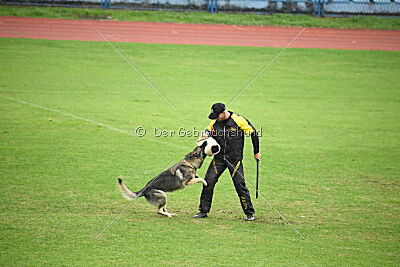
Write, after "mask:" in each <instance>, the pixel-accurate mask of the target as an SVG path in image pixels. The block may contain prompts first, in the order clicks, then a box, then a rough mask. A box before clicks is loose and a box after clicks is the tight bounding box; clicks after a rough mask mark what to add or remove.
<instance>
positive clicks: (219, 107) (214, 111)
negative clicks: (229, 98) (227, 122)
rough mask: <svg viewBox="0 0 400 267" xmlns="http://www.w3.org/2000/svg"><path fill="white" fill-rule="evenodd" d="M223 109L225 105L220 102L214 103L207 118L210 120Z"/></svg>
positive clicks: (216, 116)
mask: <svg viewBox="0 0 400 267" xmlns="http://www.w3.org/2000/svg"><path fill="white" fill-rule="evenodd" d="M224 111H225V105H224V104H222V103H215V104H214V105H212V107H211V113H210V115H208V118H209V119H211V120H215V119H216V118H218V116H219V114H221V113H222V112H224Z"/></svg>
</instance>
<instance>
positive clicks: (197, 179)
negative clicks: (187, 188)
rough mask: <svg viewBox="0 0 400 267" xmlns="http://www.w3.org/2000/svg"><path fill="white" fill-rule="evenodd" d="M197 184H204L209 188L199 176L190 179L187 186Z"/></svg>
mask: <svg viewBox="0 0 400 267" xmlns="http://www.w3.org/2000/svg"><path fill="white" fill-rule="evenodd" d="M195 183H202V184H203V185H204V186H207V182H206V181H205V180H204V179H203V178H200V177H198V176H196V178H193V179H190V180H189V181H188V182H187V184H186V185H191V184H195Z"/></svg>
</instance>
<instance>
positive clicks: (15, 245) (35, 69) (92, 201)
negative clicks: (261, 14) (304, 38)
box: [0, 39, 400, 266]
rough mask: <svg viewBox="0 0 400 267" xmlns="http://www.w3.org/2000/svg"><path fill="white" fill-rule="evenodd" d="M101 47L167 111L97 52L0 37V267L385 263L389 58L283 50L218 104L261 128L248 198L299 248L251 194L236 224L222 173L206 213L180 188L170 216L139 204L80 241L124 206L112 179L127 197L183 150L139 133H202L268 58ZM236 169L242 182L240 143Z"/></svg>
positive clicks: (182, 143)
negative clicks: (251, 217)
mask: <svg viewBox="0 0 400 267" xmlns="http://www.w3.org/2000/svg"><path fill="white" fill-rule="evenodd" d="M116 45H117V46H118V47H119V48H120V49H121V50H122V51H123V52H124V53H125V54H126V55H127V56H128V57H129V58H131V59H133V60H134V61H135V62H136V63H137V65H138V66H140V68H141V69H142V71H143V72H144V73H146V74H147V75H148V76H149V77H150V79H151V80H152V81H153V82H154V83H155V84H156V85H157V86H158V87H159V88H160V90H162V91H163V92H164V93H165V95H166V96H167V97H168V98H169V99H170V100H171V101H172V102H173V103H174V104H175V105H176V107H177V109H176V110H174V109H173V108H172V107H171V106H170V105H169V104H168V103H167V102H166V101H165V100H164V99H163V98H162V97H161V96H160V95H159V94H158V93H157V92H156V91H155V90H153V89H152V88H151V87H150V86H149V85H148V84H147V83H146V81H144V80H143V78H141V77H140V75H139V74H138V73H137V72H135V70H133V69H132V68H131V67H130V66H129V65H128V64H127V63H126V62H125V61H124V60H123V59H122V58H121V57H120V56H119V55H118V54H117V53H116V52H115V51H114V50H113V49H112V48H111V47H110V46H109V45H108V44H107V43H104V42H77V41H47V40H24V39H0V62H1V64H0V68H1V69H0V70H1V71H0V110H1V111H0V149H1V154H0V265H7V266H12V265H49V264H50V265H77V266H82V265H109V264H118V265H127V264H128V265H133V264H137V265H142V266H150V265H163V264H167V265H173V264H174V265H181V266H183V265H193V266H195V265H197V266H201V265H203V266H204V265H237V266H239V265H240V266H252V265H257V266H260V265H288V266H293V265H302V266H304V265H320V266H325V265H330V266H337V265H342V266H349V265H369V266H398V265H399V264H400V260H399V252H400V248H399V241H400V223H399V222H400V212H399V211H400V205H399V204H400V194H399V193H400V188H399V185H400V170H399V162H400V146H399V144H400V124H399V121H400V91H399V89H400V88H399V84H400V78H399V77H400V53H399V52H384V51H345V50H323V49H287V50H286V51H285V52H284V53H283V54H282V55H281V56H280V57H279V58H278V59H277V60H276V61H275V62H274V63H273V64H272V65H271V66H270V68H268V69H267V70H266V71H265V72H264V73H263V74H262V75H261V76H260V77H259V78H258V79H257V80H256V81H255V82H254V83H253V84H252V85H251V86H250V87H249V88H248V89H247V90H246V91H244V92H243V93H242V94H241V95H240V96H239V97H238V98H237V99H236V100H235V101H234V102H233V103H232V104H231V106H230V109H231V110H233V111H235V112H238V113H240V114H243V115H245V116H246V117H247V118H248V119H249V120H250V121H252V122H253V124H255V126H256V128H257V129H259V128H262V134H263V135H262V138H261V141H260V142H261V152H262V154H263V157H262V161H261V167H260V176H261V177H260V180H261V181H260V191H261V192H262V193H263V194H264V195H265V196H266V198H267V199H268V200H269V201H271V202H272V203H273V204H274V205H275V207H276V208H277V209H278V210H280V211H281V212H282V213H283V214H284V215H285V216H286V217H287V218H288V219H289V220H290V222H292V223H293V225H295V226H296V228H297V229H298V230H299V231H300V232H301V233H302V234H303V235H305V237H306V239H305V240H303V239H302V238H301V237H300V236H299V235H298V234H296V233H295V232H294V231H293V229H292V228H290V226H288V225H287V224H286V223H285V222H284V221H283V220H282V219H281V218H280V217H279V216H278V215H277V214H276V213H275V212H274V211H273V210H272V209H271V208H270V207H269V206H268V204H267V203H266V202H265V201H264V200H263V199H257V200H256V199H254V190H252V189H250V190H251V194H252V198H253V203H254V206H255V209H256V221H254V222H250V223H249V222H245V221H243V218H244V215H243V214H242V211H241V208H240V205H239V199H238V197H237V196H236V193H235V191H234V187H233V184H232V181H231V179H230V176H229V174H228V173H227V172H226V173H225V174H224V175H223V176H222V177H221V178H220V181H219V183H218V184H217V186H216V189H215V195H214V203H213V208H212V211H211V213H210V217H209V218H207V219H204V220H195V219H193V218H192V216H193V215H194V214H195V213H196V212H197V207H198V203H199V197H200V192H201V185H200V184H195V185H193V186H190V187H187V188H186V189H184V190H182V191H178V192H174V193H171V194H169V204H168V208H169V211H171V212H176V213H178V216H177V217H174V218H171V219H167V218H164V217H161V216H160V215H157V214H156V212H155V211H156V209H155V208H154V207H153V206H149V205H148V204H147V203H146V201H145V200H144V199H143V198H140V199H138V200H137V201H135V202H133V204H132V205H131V206H130V207H129V208H128V209H127V210H126V211H125V213H123V214H122V215H121V217H120V218H118V219H117V220H116V221H115V222H114V224H112V225H111V226H110V227H109V228H108V229H107V230H106V231H105V232H104V233H103V234H102V235H101V236H100V237H99V238H98V239H97V240H96V239H95V237H96V235H97V234H98V233H99V232H100V231H101V230H102V229H103V228H104V227H105V226H106V225H107V224H108V223H109V222H110V221H111V220H112V219H113V218H114V217H115V216H116V215H118V213H119V212H120V211H121V210H122V209H123V208H124V207H125V205H127V203H128V202H127V201H126V200H125V199H123V198H122V196H121V194H120V193H119V190H118V188H117V177H119V176H123V177H124V181H125V183H126V185H127V186H128V187H129V188H131V189H140V188H141V187H143V186H144V184H145V183H146V182H147V181H148V180H149V179H150V178H152V177H154V176H156V175H157V174H158V173H159V172H160V171H161V170H162V169H163V168H164V167H165V166H166V165H167V164H168V163H169V162H170V161H171V160H174V162H175V163H176V162H178V161H179V160H180V159H181V158H183V157H184V155H185V154H186V153H188V152H189V151H191V150H192V149H193V148H194V146H195V139H196V138H194V137H178V136H177V135H173V136H172V137H155V136H154V133H153V130H154V127H157V128H159V129H164V130H176V131H177V130H179V128H180V127H184V128H185V129H187V130H190V129H193V127H195V128H196V129H198V130H202V129H204V128H205V127H206V126H207V125H208V123H209V120H208V119H207V115H208V113H209V110H210V106H211V104H212V103H213V102H216V101H223V102H227V101H228V100H230V99H231V98H232V97H233V95H234V94H235V92H236V91H238V90H239V89H241V87H242V86H243V85H244V84H245V83H246V82H247V81H248V80H249V79H250V77H251V76H252V75H254V74H255V73H256V72H257V71H258V70H259V69H260V67H261V66H262V65H263V64H265V62H266V59H268V58H270V57H272V56H273V55H275V54H276V53H277V51H279V50H278V49H277V48H249V47H246V48H245V47H223V46H189V45H161V44H128V43H118V44H116ZM11 99H14V100H11ZM21 101H24V102H21ZM32 105H37V106H32ZM51 109H56V110H58V111H61V112H64V114H61V113H57V112H56V111H54V110H51ZM71 114H72V115H74V116H79V117H81V118H85V119H90V120H92V121H93V122H90V121H84V120H81V119H79V118H77V117H71V116H72V115H71ZM94 122H97V123H104V124H107V125H110V126H113V127H116V128H118V129H121V130H123V131H125V132H123V133H121V132H118V131H113V130H110V129H107V128H105V127H103V126H101V125H97V124H95V123H94ZM138 126H143V127H144V128H145V129H147V135H146V136H144V137H142V138H139V137H137V136H135V128H136V127H138ZM210 161H211V159H210V158H208V159H207V160H206V162H205V165H203V167H202V169H200V171H199V174H200V176H201V177H204V174H205V171H206V168H207V166H208V164H209V162H210ZM244 165H245V174H246V176H247V179H248V181H249V182H250V183H252V184H254V182H255V173H256V172H255V167H256V166H255V162H254V160H253V159H252V147H251V140H249V139H246V148H245V159H244ZM249 188H251V187H249Z"/></svg>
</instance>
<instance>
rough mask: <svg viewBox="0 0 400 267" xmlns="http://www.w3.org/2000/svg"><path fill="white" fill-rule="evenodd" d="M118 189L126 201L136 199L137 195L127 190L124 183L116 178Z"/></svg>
mask: <svg viewBox="0 0 400 267" xmlns="http://www.w3.org/2000/svg"><path fill="white" fill-rule="evenodd" d="M118 187H119V190H121V193H122V195H123V196H124V197H125V198H126V199H128V200H134V199H135V198H137V197H138V195H137V193H134V192H132V191H131V190H129V189H128V188H127V187H126V186H125V185H124V183H123V182H122V180H121V179H120V178H118Z"/></svg>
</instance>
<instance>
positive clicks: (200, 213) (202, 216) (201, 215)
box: [193, 212, 208, 219]
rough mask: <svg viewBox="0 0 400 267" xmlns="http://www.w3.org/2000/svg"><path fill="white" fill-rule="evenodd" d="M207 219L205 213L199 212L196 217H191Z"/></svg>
mask: <svg viewBox="0 0 400 267" xmlns="http://www.w3.org/2000/svg"><path fill="white" fill-rule="evenodd" d="M206 217H208V215H207V213H205V212H199V213H197V214H196V215H194V216H193V218H196V219H199V218H206Z"/></svg>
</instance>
